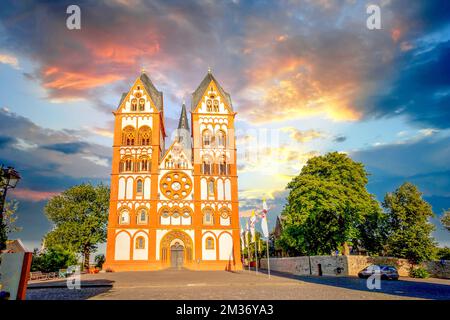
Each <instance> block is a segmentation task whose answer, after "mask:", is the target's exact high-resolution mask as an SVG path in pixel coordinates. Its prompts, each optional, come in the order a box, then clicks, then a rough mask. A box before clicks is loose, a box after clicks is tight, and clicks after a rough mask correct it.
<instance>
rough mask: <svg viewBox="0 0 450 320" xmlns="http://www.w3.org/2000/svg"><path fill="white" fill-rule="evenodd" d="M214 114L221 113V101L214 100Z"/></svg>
mask: <svg viewBox="0 0 450 320" xmlns="http://www.w3.org/2000/svg"><path fill="white" fill-rule="evenodd" d="M213 106H214V112H219V100H217V99H214V100H213Z"/></svg>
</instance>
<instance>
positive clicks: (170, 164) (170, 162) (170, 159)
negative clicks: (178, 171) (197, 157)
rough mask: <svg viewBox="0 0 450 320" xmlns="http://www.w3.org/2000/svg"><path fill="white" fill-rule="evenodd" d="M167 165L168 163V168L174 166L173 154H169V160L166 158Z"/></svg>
mask: <svg viewBox="0 0 450 320" xmlns="http://www.w3.org/2000/svg"><path fill="white" fill-rule="evenodd" d="M165 165H166V169H171V168H173V160H172V156H171V155H169V156H168V157H167V160H166V163H165Z"/></svg>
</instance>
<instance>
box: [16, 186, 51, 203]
mask: <svg viewBox="0 0 450 320" xmlns="http://www.w3.org/2000/svg"><path fill="white" fill-rule="evenodd" d="M11 194H12V196H13V197H14V198H16V199H19V200H27V201H34V202H37V201H43V200H48V199H50V198H52V197H54V196H56V195H58V194H59V192H52V191H36V190H30V189H23V188H21V187H20V185H19V187H18V188H17V189H13V190H12V191H11Z"/></svg>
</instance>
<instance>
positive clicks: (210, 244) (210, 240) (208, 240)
mask: <svg viewBox="0 0 450 320" xmlns="http://www.w3.org/2000/svg"><path fill="white" fill-rule="evenodd" d="M205 249H207V250H212V249H214V239H213V238H212V237H208V238H206V240H205Z"/></svg>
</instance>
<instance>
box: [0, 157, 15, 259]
mask: <svg viewBox="0 0 450 320" xmlns="http://www.w3.org/2000/svg"><path fill="white" fill-rule="evenodd" d="M19 180H20V174H19V173H18V172H17V171H16V170H14V168H12V167H7V168H4V167H3V165H1V166H0V251H1V250H3V249H5V248H6V240H7V235H6V226H5V224H4V222H3V210H4V208H5V201H6V192H7V191H8V189H14V188H15V187H16V186H17V183H18V182H19Z"/></svg>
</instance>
